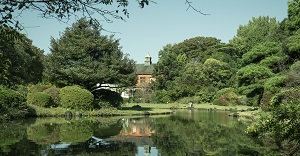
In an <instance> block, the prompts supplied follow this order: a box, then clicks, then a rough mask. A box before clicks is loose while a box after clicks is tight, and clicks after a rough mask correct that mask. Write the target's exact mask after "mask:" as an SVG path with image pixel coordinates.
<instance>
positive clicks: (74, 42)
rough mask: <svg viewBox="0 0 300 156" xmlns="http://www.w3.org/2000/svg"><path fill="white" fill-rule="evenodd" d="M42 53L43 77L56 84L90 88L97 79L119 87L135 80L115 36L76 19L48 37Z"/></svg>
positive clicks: (129, 62) (131, 66)
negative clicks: (57, 34)
mask: <svg viewBox="0 0 300 156" xmlns="http://www.w3.org/2000/svg"><path fill="white" fill-rule="evenodd" d="M50 50H51V53H50V54H49V55H47V57H46V62H47V64H46V66H45V71H44V76H45V80H46V81H50V82H52V83H54V84H56V85H57V86H58V87H64V86H67V85H80V86H83V87H85V88H86V89H88V90H92V89H93V88H94V87H95V86H96V84H97V83H110V84H116V85H118V86H119V87H127V86H131V85H133V84H134V83H135V79H136V77H135V76H136V75H135V74H134V70H135V64H134V61H133V60H131V59H129V58H128V57H127V56H126V55H123V53H122V51H121V47H120V45H119V40H116V39H114V38H113V36H110V37H108V36H103V35H101V33H100V28H99V26H98V25H95V24H90V23H89V22H88V21H86V20H85V19H80V20H78V22H76V23H74V24H73V25H72V27H70V28H66V29H65V31H64V33H63V34H62V35H61V36H60V38H59V39H57V40H55V39H53V38H52V39H51V49H50Z"/></svg>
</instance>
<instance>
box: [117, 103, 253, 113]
mask: <svg viewBox="0 0 300 156" xmlns="http://www.w3.org/2000/svg"><path fill="white" fill-rule="evenodd" d="M134 105H140V106H141V107H142V108H143V109H145V110H146V109H170V108H177V109H185V108H188V107H189V106H188V104H179V103H170V104H151V103H130V104H125V105H123V106H122V108H123V109H130V108H132V106H134ZM193 106H194V108H196V109H218V110H225V109H226V110H229V109H233V110H236V111H241V110H247V109H248V108H253V106H217V105H212V104H209V103H203V104H193Z"/></svg>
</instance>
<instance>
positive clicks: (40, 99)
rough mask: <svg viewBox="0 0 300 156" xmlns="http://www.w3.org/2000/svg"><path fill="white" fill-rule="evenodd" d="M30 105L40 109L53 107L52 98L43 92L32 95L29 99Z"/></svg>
mask: <svg viewBox="0 0 300 156" xmlns="http://www.w3.org/2000/svg"><path fill="white" fill-rule="evenodd" d="M31 99H32V100H31V103H30V104H32V105H36V106H40V107H51V106H55V104H54V102H53V100H52V98H51V96H50V95H48V94H47V93H44V92H37V93H34V94H32V97H31Z"/></svg>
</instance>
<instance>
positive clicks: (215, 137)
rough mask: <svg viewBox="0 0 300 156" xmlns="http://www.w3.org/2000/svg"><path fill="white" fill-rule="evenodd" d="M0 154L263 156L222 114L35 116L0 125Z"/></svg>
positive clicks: (238, 126)
mask: <svg viewBox="0 0 300 156" xmlns="http://www.w3.org/2000/svg"><path fill="white" fill-rule="evenodd" d="M0 126H1V129H0V140H1V142H0V155H14V156H18V155H22V156H26V155H43V156H54V155H55V156H57V155H80V156H81V155H85V156H87V155H92V156H93V155H100V156H101V155H105V156H107V155H112V156H119V155H120V156H158V155H164V156H165V155H170V156H171V155H172V156H173V155H175V156H176V155H178V156H181V155H265V154H266V153H267V152H268V150H267V149H266V148H265V147H263V146H261V145H260V144H259V143H257V142H256V141H255V140H252V139H251V138H249V137H248V136H246V135H245V133H244V129H245V126H244V125H242V124H241V123H239V122H238V121H237V120H236V119H234V118H230V117H228V115H227V113H226V112H215V111H197V110H195V111H194V110H183V111H177V112H176V113H175V115H172V116H163V117H155V116H154V117H139V118H124V117H111V118H88V119H86V118H82V119H80V120H65V119H63V118H38V119H32V120H25V121H19V122H16V121H15V122H12V123H4V124H1V125H0Z"/></svg>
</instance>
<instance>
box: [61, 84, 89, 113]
mask: <svg viewBox="0 0 300 156" xmlns="http://www.w3.org/2000/svg"><path fill="white" fill-rule="evenodd" d="M59 98H60V105H61V106H62V107H65V108H71V109H83V110H91V109H93V101H94V96H93V94H92V93H91V92H90V91H88V90H86V89H82V88H80V87H79V86H66V87H64V88H61V89H60V94H59Z"/></svg>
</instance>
